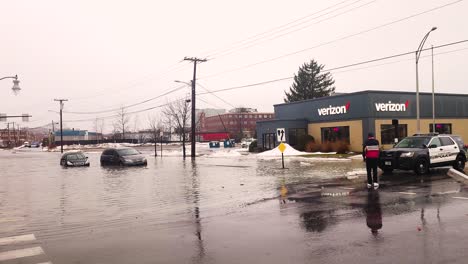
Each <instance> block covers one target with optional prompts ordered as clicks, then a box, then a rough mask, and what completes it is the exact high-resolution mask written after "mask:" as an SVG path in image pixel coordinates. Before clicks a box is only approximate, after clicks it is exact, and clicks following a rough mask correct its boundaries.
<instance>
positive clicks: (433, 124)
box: [431, 45, 436, 133]
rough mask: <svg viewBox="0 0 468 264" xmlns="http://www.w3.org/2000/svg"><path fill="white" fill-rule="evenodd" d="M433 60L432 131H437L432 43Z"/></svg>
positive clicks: (432, 49)
mask: <svg viewBox="0 0 468 264" xmlns="http://www.w3.org/2000/svg"><path fill="white" fill-rule="evenodd" d="M431 60H432V132H433V133H435V132H436V130H435V126H436V125H435V94H434V46H433V45H431Z"/></svg>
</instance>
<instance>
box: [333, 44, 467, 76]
mask: <svg viewBox="0 0 468 264" xmlns="http://www.w3.org/2000/svg"><path fill="white" fill-rule="evenodd" d="M464 50H468V48H463V49H456V50H450V51H446V52H439V53H435V54H434V56H439V55H444V54H450V53H455V52H459V51H464ZM428 57H431V55H426V56H421V58H428ZM412 60H414V58H411V59H405V60H399V61H392V62H387V63H381V64H377V65H371V66H367V67H361V68H356V69H350V70H345V71H338V72H334V73H333V74H340V73H344V72H350V71H357V70H364V69H369V68H375V67H380V66H385V65H390V64H396V63H400V62H405V61H412Z"/></svg>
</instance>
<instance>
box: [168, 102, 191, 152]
mask: <svg viewBox="0 0 468 264" xmlns="http://www.w3.org/2000/svg"><path fill="white" fill-rule="evenodd" d="M163 114H164V115H165V116H166V119H169V118H170V120H172V121H173V127H174V128H175V133H177V134H178V135H179V136H181V137H182V153H183V156H184V158H185V157H186V151H185V139H186V135H187V131H188V129H189V128H188V127H187V126H188V124H189V120H190V118H191V115H190V100H185V99H180V100H177V101H174V102H172V103H169V104H168V105H167V106H166V107H165V108H164V110H163Z"/></svg>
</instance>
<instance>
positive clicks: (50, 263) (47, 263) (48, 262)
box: [37, 261, 52, 264]
mask: <svg viewBox="0 0 468 264" xmlns="http://www.w3.org/2000/svg"><path fill="white" fill-rule="evenodd" d="M37 264H52V262H50V261H47V262H41V263H37Z"/></svg>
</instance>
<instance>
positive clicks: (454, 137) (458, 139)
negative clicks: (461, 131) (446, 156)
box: [452, 136, 465, 149]
mask: <svg viewBox="0 0 468 264" xmlns="http://www.w3.org/2000/svg"><path fill="white" fill-rule="evenodd" d="M452 138H453V139H454V140H455V141H456V142H457V144H458V147H459V148H460V149H463V148H464V146H465V143H464V142H463V139H462V138H461V137H459V136H452Z"/></svg>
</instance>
